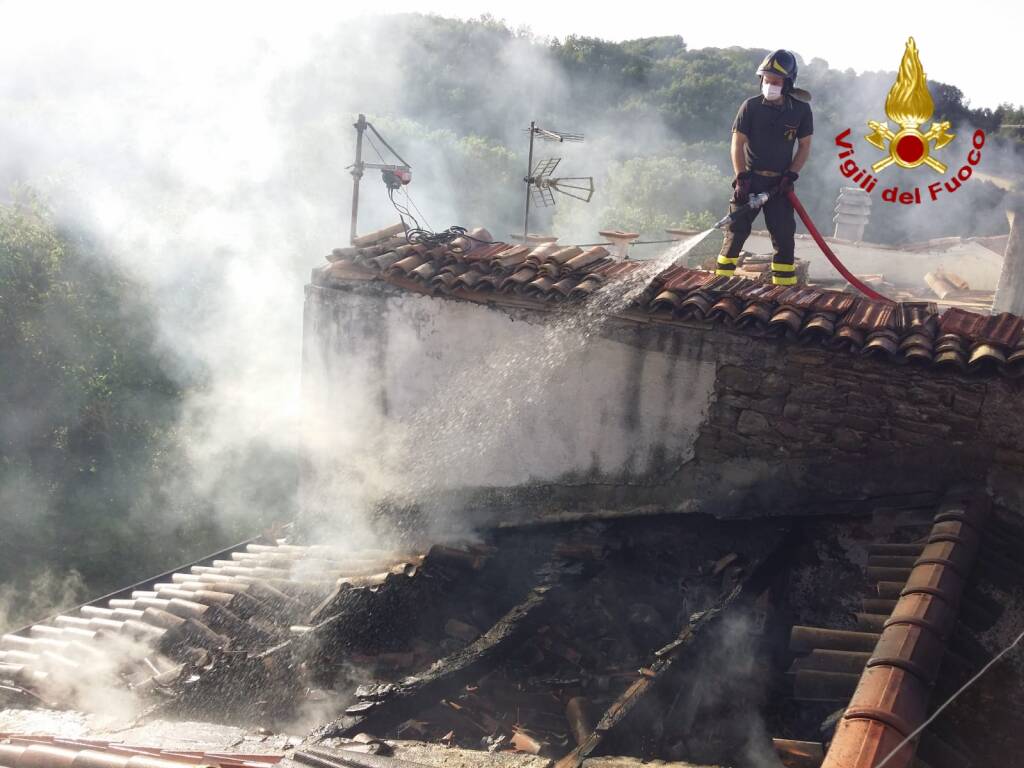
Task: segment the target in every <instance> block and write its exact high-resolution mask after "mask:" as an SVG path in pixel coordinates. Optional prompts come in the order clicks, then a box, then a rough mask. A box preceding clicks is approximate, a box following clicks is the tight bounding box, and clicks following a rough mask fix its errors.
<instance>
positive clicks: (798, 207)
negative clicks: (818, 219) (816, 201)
mask: <svg viewBox="0 0 1024 768" xmlns="http://www.w3.org/2000/svg"><path fill="white" fill-rule="evenodd" d="M786 196H787V197H788V198H789V202H791V203H792V204H793V210H795V211H796V212H797V213H798V214H799V215H800V220H801V221H803V223H804V226H805V227H807V231H808V232H810V233H811V237H813V238H814V242H816V243H817V244H818V247H819V248H821V252H822V253H824V254H825V257H826V258H827V259H828V260H829V261H831V262H832V266H833V267H835V268H836V269H837V270H838V271H839V274H841V275H842V276H843V277H844V278H846V280H847V282H848V283H849V284H850V285H852V286H853V287H854V288H856V289H857V290H858V291H860V292H861V293H863V294H864V295H865V296H867V297H868V298H869V299H875V300H876V301H887V302H889V303H890V304H893V303H895V302H893V300H892V299H890V298H888V297H886V296H883V295H882V294H880V293H878V292H877V291H873V290H872V289H870V288H868V287H867V286H866V285H864V283H862V282H861V281H860V280H858V279H857V278H856V277H855V276H854V274H853V273H852V272H851V271H850V270H848V269H847V268H846V267H844V266H843V262H841V261H840V260H839V257H838V256H836V255H835V254H834V253H832V249H831V248H829V247H828V243H826V242H825V240H824V238H822V236H821V233H820V232H819V231H818V228H817V227H815V226H814V222H813V221H811V217H810V216H808V215H807V211H805V210H804V206H803V204H801V202H800V201H799V200H798V199H797V196H796V193H795V192H794V191H793V190H792V189H791V190H789V191H788V192H787V193H786Z"/></svg>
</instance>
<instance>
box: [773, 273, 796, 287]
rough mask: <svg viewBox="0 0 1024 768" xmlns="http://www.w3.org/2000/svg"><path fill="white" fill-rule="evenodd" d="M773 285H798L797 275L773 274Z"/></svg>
mask: <svg viewBox="0 0 1024 768" xmlns="http://www.w3.org/2000/svg"><path fill="white" fill-rule="evenodd" d="M772 284H773V285H796V275H790V276H789V277H779V276H778V275H772Z"/></svg>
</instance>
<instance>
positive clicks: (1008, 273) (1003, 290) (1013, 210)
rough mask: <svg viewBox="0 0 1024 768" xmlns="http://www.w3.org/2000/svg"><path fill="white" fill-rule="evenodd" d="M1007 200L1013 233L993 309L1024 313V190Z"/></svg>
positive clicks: (1000, 274)
mask: <svg viewBox="0 0 1024 768" xmlns="http://www.w3.org/2000/svg"><path fill="white" fill-rule="evenodd" d="M1006 200H1007V206H1006V218H1007V219H1009V221H1010V236H1009V237H1008V238H1007V239H1006V253H1005V254H1004V255H1003V269H1002V271H1001V272H1000V273H999V283H998V285H997V286H996V297H995V299H994V300H993V302H992V312H994V313H997V312H1011V313H1012V314H1015V315H1024V193H1020V192H1016V193H1011V194H1009V195H1007V196H1006Z"/></svg>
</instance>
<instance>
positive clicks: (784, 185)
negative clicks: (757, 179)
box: [779, 171, 800, 195]
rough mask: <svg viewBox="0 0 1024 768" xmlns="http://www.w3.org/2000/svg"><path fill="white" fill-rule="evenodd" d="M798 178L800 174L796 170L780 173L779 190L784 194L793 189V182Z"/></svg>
mask: <svg viewBox="0 0 1024 768" xmlns="http://www.w3.org/2000/svg"><path fill="white" fill-rule="evenodd" d="M798 178H800V174H799V173H797V172H796V171H786V172H785V173H784V174H782V179H781V180H780V181H779V192H780V193H781V194H783V195H786V194H788V193H790V192H792V191H793V184H794V183H795V182H796V180H797V179H798Z"/></svg>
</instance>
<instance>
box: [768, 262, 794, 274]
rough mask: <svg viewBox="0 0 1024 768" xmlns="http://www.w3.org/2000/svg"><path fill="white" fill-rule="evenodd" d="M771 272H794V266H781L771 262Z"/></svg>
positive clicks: (779, 263) (778, 263) (781, 264)
mask: <svg viewBox="0 0 1024 768" xmlns="http://www.w3.org/2000/svg"><path fill="white" fill-rule="evenodd" d="M772 271H773V272H796V264H783V263H781V262H778V261H773V262H772Z"/></svg>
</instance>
